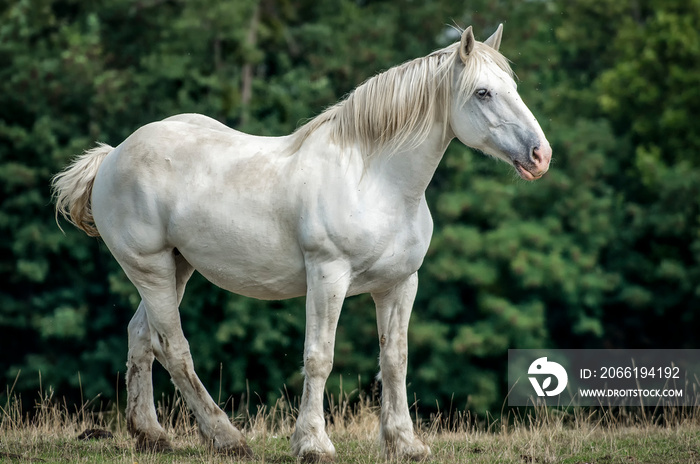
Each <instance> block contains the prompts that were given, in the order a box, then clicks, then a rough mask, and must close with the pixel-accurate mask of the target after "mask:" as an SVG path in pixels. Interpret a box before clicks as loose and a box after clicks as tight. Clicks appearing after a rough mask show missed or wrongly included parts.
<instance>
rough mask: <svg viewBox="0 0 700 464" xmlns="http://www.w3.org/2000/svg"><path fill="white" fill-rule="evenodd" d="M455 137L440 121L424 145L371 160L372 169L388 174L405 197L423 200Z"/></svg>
mask: <svg viewBox="0 0 700 464" xmlns="http://www.w3.org/2000/svg"><path fill="white" fill-rule="evenodd" d="M453 137H454V136H453V135H452V133H451V132H450V131H449V130H447V131H446V130H445V129H444V126H443V125H442V124H441V123H436V124H434V125H433V127H432V129H431V131H430V135H429V136H428V137H427V138H426V139H425V140H424V141H423V142H422V143H421V144H420V145H418V146H417V147H415V148H410V149H406V150H401V151H399V152H397V153H395V154H393V155H391V156H388V157H386V158H385V159H373V160H370V165H369V168H368V170H369V171H374V173H375V175H379V176H382V177H384V178H385V179H386V181H387V182H389V183H390V184H392V185H393V186H394V188H396V189H398V190H399V191H400V192H401V194H402V195H403V196H404V197H405V198H407V199H414V200H419V199H420V198H421V197H422V196H423V195H424V194H425V190H426V189H427V188H428V184H429V183H430V181H431V180H432V178H433V175H434V174H435V170H436V169H437V167H438V164H439V163H440V160H441V159H442V156H443V155H444V154H445V150H446V149H447V145H449V143H450V140H452V138H453ZM380 157H381V155H380Z"/></svg>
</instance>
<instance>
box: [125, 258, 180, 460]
mask: <svg viewBox="0 0 700 464" xmlns="http://www.w3.org/2000/svg"><path fill="white" fill-rule="evenodd" d="M175 261H176V274H175V279H176V291H177V301H178V305H179V304H180V302H181V301H182V295H183V294H184V292H185V284H186V283H187V281H188V280H189V278H190V277H191V276H192V272H193V271H194V268H193V267H192V266H191V265H190V264H189V263H188V262H187V261H185V259H184V258H183V257H182V256H177V257H176V258H175ZM154 357H155V356H154V353H153V348H152V347H151V331H150V328H149V326H148V317H147V316H146V307H145V305H144V302H143V301H142V302H141V303H140V304H139V307H138V309H137V310H136V313H135V314H134V317H133V318H132V319H131V322H129V355H128V360H127V371H126V372H127V374H126V389H127V404H126V424H127V425H126V426H127V430H128V431H129V433H130V434H131V436H133V437H134V438H136V448H137V449H139V450H142V451H165V450H169V449H171V445H170V442H169V441H168V439H167V437H166V434H165V430H163V428H162V427H161V426H160V424H159V423H158V416H157V414H156V409H155V405H154V403H153V381H152V371H151V368H152V366H153V359H154Z"/></svg>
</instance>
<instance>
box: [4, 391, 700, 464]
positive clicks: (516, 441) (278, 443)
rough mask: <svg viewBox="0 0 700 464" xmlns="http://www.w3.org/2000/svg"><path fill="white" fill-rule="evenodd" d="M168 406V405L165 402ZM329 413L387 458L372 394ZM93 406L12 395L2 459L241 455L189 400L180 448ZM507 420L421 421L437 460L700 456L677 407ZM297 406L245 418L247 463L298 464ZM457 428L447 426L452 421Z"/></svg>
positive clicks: (347, 458) (172, 429) (171, 414)
mask: <svg viewBox="0 0 700 464" xmlns="http://www.w3.org/2000/svg"><path fill="white" fill-rule="evenodd" d="M164 403H167V404H164ZM329 404H331V407H330V410H329V412H328V423H329V425H328V432H329V434H330V436H331V439H332V440H333V442H334V443H335V446H336V450H337V459H336V462H338V463H355V464H360V463H374V462H384V461H385V460H384V458H383V456H382V454H381V450H380V446H379V444H378V442H377V433H378V428H379V423H378V405H377V404H376V401H372V400H371V399H368V398H360V399H359V400H358V399H355V400H354V401H348V400H347V399H346V400H343V401H340V402H336V401H334V399H333V398H332V397H329ZM90 409H91V408H90V404H86V405H85V406H83V407H70V406H68V405H66V404H61V403H60V402H56V401H55V400H54V399H53V398H52V397H51V396H50V395H47V396H43V397H41V398H40V399H38V400H37V401H36V402H35V403H34V404H32V405H31V406H30V407H27V406H26V405H22V404H21V403H20V402H19V401H18V400H17V399H16V398H10V399H9V400H7V401H6V403H5V404H4V405H3V406H2V411H1V414H2V417H1V418H0V462H3V463H4V462H8V463H9V462H13V463H21V462H37V463H43V462H45V463H75V462H80V463H128V464H134V463H138V464H146V463H154V464H156V463H157V464H161V463H162V464H165V463H233V462H238V461H239V460H238V459H236V458H233V457H228V456H223V455H219V454H216V453H214V452H213V451H212V450H210V449H207V447H205V446H204V445H202V444H201V442H200V441H199V435H198V432H197V428H196V425H194V423H193V421H192V418H191V417H190V415H189V413H188V412H187V410H186V409H185V407H184V405H183V403H182V400H181V399H180V398H179V397H178V396H175V397H174V398H172V399H169V400H167V401H165V402H161V403H160V404H159V413H160V415H161V422H162V423H163V424H164V426H165V427H166V430H168V433H169V435H170V438H171V439H172V441H173V444H174V446H175V451H172V452H169V453H164V454H153V453H140V452H136V451H135V450H134V447H133V443H132V441H131V439H130V438H129V436H128V434H127V433H126V429H125V425H124V417H123V415H122V414H119V413H118V412H116V410H115V411H108V412H91V411H90ZM504 414H509V415H507V416H505V417H503V418H487V419H483V420H477V419H476V418H475V417H473V416H471V415H470V414H468V413H467V414H458V415H457V416H455V417H452V418H449V420H447V419H446V418H444V417H439V416H438V417H433V418H432V420H431V421H423V422H420V423H419V429H420V433H421V435H422V437H423V438H424V439H425V440H426V441H427V442H428V443H429V444H430V446H431V448H432V450H433V457H432V458H431V460H430V461H429V462H433V463H455V462H459V463H461V462H465V463H466V462H468V463H519V464H529V463H541V464H545V463H571V464H583V463H591V464H594V463H595V464H612V463H625V464H635V463H664V464H670V463H700V411H699V410H698V409H697V408H695V409H669V410H666V411H662V412H659V411H657V412H656V413H653V412H652V411H642V410H641V409H636V410H634V409H630V410H626V411H625V410H596V411H590V410H584V409H571V410H566V411H563V410H560V409H544V408H543V409H538V410H535V411H529V412H528V413H527V414H524V413H522V415H520V416H515V417H514V416H513V413H512V412H511V413H505V412H504ZM294 415H295V411H294V407H293V406H290V404H289V402H288V401H285V400H284V399H281V400H280V401H278V403H277V405H275V406H274V407H272V408H260V409H259V410H258V413H257V414H254V415H238V416H237V417H235V418H234V421H235V422H236V424H237V426H239V427H240V428H242V429H243V430H244V433H245V434H246V437H247V438H248V440H249V444H250V446H251V448H252V449H253V451H254V453H255V458H254V459H253V460H247V461H244V462H249V463H250V462H255V463H257V462H260V463H287V462H289V463H293V462H297V459H296V458H295V457H294V456H292V454H291V452H290V449H289V442H288V440H289V439H288V437H289V435H290V434H291V432H292V429H293V424H294ZM448 423H449V424H450V425H447V424H448ZM87 429H99V430H104V431H109V432H110V433H111V435H112V436H111V437H106V438H101V439H87V440H86V439H79V438H78V436H79V435H80V434H81V433H82V432H84V431H85V430H87Z"/></svg>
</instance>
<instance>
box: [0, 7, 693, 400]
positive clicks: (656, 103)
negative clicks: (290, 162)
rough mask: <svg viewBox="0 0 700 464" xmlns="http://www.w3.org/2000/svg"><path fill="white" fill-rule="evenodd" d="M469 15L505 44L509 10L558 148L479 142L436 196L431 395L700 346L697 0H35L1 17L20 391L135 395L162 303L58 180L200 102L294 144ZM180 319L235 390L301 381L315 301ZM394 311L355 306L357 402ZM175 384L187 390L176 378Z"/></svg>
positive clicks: (420, 354)
mask: <svg viewBox="0 0 700 464" xmlns="http://www.w3.org/2000/svg"><path fill="white" fill-rule="evenodd" d="M453 21H454V22H455V23H456V24H458V25H461V26H466V25H468V24H473V25H474V27H475V32H476V33H477V38H480V39H484V38H485V37H487V36H488V34H490V33H491V32H492V31H493V30H494V29H495V27H496V26H497V24H498V23H499V22H505V34H504V41H503V44H502V46H501V50H502V51H503V52H504V54H506V56H508V57H509V58H510V59H512V60H513V62H514V69H515V71H516V73H517V74H518V76H519V80H520V82H519V90H520V93H521V95H522V96H523V98H524V99H525V101H526V102H527V103H528V104H529V106H530V107H531V109H532V110H533V112H534V113H535V115H536V116H537V117H538V119H539V121H540V123H541V125H542V126H543V128H544V130H545V133H546V134H547V136H548V138H549V140H550V142H551V143H552V146H553V148H554V157H555V160H554V162H553V164H552V166H551V170H550V172H549V173H548V174H547V175H546V176H545V178H543V179H542V180H540V181H538V182H535V183H524V182H521V181H519V180H516V177H515V176H514V174H513V173H512V170H511V169H510V168H509V167H507V166H505V164H503V163H497V162H495V161H494V160H492V159H488V158H486V157H484V156H482V155H480V154H478V153H474V152H472V151H471V150H469V149H467V148H465V147H463V146H462V145H461V144H459V143H454V144H453V145H452V146H450V148H449V149H448V152H447V154H446V156H445V159H444V160H443V162H442V164H441V167H440V168H439V169H438V172H437V174H436V177H435V179H434V181H433V183H432V184H431V186H430V188H429V191H428V200H429V203H430V205H431V208H432V210H433V214H434V219H435V224H436V228H435V235H434V238H433V242H432V245H431V248H430V251H429V254H428V256H427V258H426V261H425V264H424V266H423V268H422V270H421V272H420V288H419V294H418V299H417V302H416V306H415V311H414V315H413V320H412V325H411V328H410V341H409V346H410V358H411V361H410V363H409V366H410V367H409V397H412V396H413V394H415V397H416V398H418V399H419V400H420V409H421V410H430V409H431V408H433V407H435V406H436V402H437V403H439V404H440V407H441V408H446V407H449V405H450V404H452V405H453V406H454V407H457V408H463V407H465V406H468V407H470V408H473V409H475V410H477V411H479V412H482V411H484V410H485V409H498V408H500V406H501V404H502V403H503V401H504V398H505V393H506V392H505V391H504V390H503V389H504V385H505V377H504V376H505V374H504V372H505V371H504V364H505V355H506V352H507V349H508V348H536V347H547V346H550V347H561V348H579V347H591V348H592V347H620V348H622V347H624V348H697V347H698V346H697V344H698V342H697V341H696V340H697V337H696V332H697V330H698V327H700V315H699V314H700V313H698V312H697V311H696V308H697V307H698V306H700V287H699V286H698V282H700V235H698V230H699V226H700V224H699V223H698V222H699V221H700V204H699V202H700V195H699V194H700V168H699V167H698V163H699V162H700V157H699V155H698V153H700V138H699V137H700V135H698V131H697V130H696V127H695V126H696V122H695V116H696V114H697V113H698V111H700V90H699V89H700V45H699V44H700V36H699V34H698V31H697V27H696V25H697V23H698V21H700V2H698V1H697V0H693V1H683V2H681V1H675V2H666V1H664V2H661V1H652V0H650V1H645V2H636V1H635V2H633V1H614V0H587V1H579V2H566V1H563V0H554V1H546V2H518V1H512V0H504V1H499V2H493V1H485V0H480V1H475V2H471V3H470V4H469V9H468V10H465V9H464V6H462V5H461V4H459V2H451V1H450V2H448V1H434V2H410V1H391V2H390V1H367V2H360V1H349V0H344V1H341V0H337V1H329V2H317V1H307V0H301V1H295V2H292V1H289V0H261V1H257V2H256V1H254V0H247V1H220V0H219V1H213V0H197V1H188V2H175V1H159V0H147V1H139V2H134V1H128V0H99V1H91V2H81V1H77V0H64V1H57V0H56V1H53V0H30V1H19V0H17V1H10V2H5V3H3V4H2V6H0V189H1V190H2V195H0V204H1V205H2V207H1V209H0V233H2V235H3V236H4V237H6V239H5V240H4V241H3V242H2V243H0V256H2V260H1V261H0V282H2V284H1V285H2V292H0V375H2V376H3V377H2V378H4V380H5V383H6V384H8V385H11V384H12V383H13V382H14V380H15V377H16V376H17V373H18V372H19V371H20V370H21V371H22V374H21V375H20V376H19V380H18V381H17V384H16V386H15V390H16V391H17V392H20V393H28V394H34V393H35V392H36V391H37V390H38V389H39V388H40V385H39V382H40V378H41V382H42V383H43V388H47V386H48V385H50V386H52V388H54V389H55V390H56V391H57V392H58V394H59V395H61V396H63V395H65V396H67V397H69V398H70V399H71V400H77V399H79V398H80V391H81V389H82V394H83V396H84V397H85V398H92V397H94V396H96V395H98V394H101V395H102V397H103V398H106V399H109V400H114V399H115V398H116V395H117V390H118V389H119V390H122V389H123V376H124V370H125V367H124V362H125V359H126V350H127V347H126V325H127V323H128V320H129V318H130V317H131V314H132V312H133V310H134V309H135V308H136V306H137V305H138V300H139V298H138V295H137V293H136V291H135V290H134V288H133V287H132V286H131V284H130V283H129V282H128V280H127V279H126V278H125V276H124V275H123V273H122V272H121V270H120V269H119V267H118V266H117V264H116V263H115V262H114V260H113V259H112V258H111V256H110V255H109V253H108V251H107V250H106V248H105V247H104V246H103V245H102V244H101V243H100V242H99V240H95V239H90V238H88V237H86V236H85V235H83V234H82V233H80V232H78V231H77V230H75V229H74V228H72V227H68V226H67V225H65V224H64V228H65V235H64V234H62V233H61V231H60V230H59V229H58V228H57V227H56V224H55V222H54V215H53V208H52V204H51V199H50V191H49V186H48V185H49V179H50V177H51V175H52V174H53V173H55V172H57V171H58V170H59V169H61V168H62V167H63V166H65V164H66V163H67V162H68V161H69V159H70V158H71V157H72V156H74V155H75V154H78V153H80V152H81V151H82V150H83V149H86V148H89V147H91V146H92V145H93V144H94V142H95V141H96V140H99V141H103V142H107V143H110V144H113V145H116V144H118V143H120V142H121V141H122V140H123V139H124V138H125V137H126V136H127V135H128V134H130V133H131V132H133V130H135V129H136V128H138V127H139V126H141V125H143V124H145V123H147V122H150V121H153V120H157V119H161V118H164V117H167V116H170V115H172V114H175V113H181V112H200V113H204V114H208V115H210V116H213V117H216V118H218V119H220V120H222V121H224V122H226V123H227V124H229V125H232V126H234V127H236V128H238V129H240V130H243V131H248V132H252V133H257V134H268V135H280V134H286V133H289V132H291V131H292V130H294V128H295V127H297V126H298V125H299V124H300V123H301V122H303V120H304V119H306V118H310V117H312V116H313V115H315V114H318V113H319V112H320V111H321V110H322V109H323V108H324V107H326V106H328V105H331V104H333V103H334V102H335V101H337V100H338V99H339V98H341V97H342V96H343V95H344V94H346V93H347V92H349V91H351V90H352V89H353V88H354V87H355V86H357V85H358V84H360V83H361V82H362V81H363V80H365V79H366V78H368V77H370V76H371V75H372V74H374V73H376V72H379V71H381V70H383V69H387V68H389V67H391V66H393V65H395V64H398V63H401V62H403V61H405V60H408V59H411V58H414V57H418V56H422V55H425V54H427V53H429V52H430V51H432V50H434V49H436V48H438V47H441V46H444V45H446V44H447V43H449V42H450V41H452V40H455V39H456V37H457V35H456V34H454V33H453V31H451V30H450V28H449V27H448V24H450V23H452V22H453ZM181 313H182V319H183V327H184V329H185V333H186V335H187V337H188V339H189V341H190V345H191V348H192V352H193V356H194V359H195V363H196V367H197V370H198V373H199V375H200V377H201V378H202V379H203V381H204V383H205V385H206V386H207V387H208V388H209V390H210V392H211V393H212V395H213V396H214V398H220V399H221V401H222V402H225V401H226V400H227V398H229V397H230V396H234V397H235V398H236V401H238V398H240V395H241V394H243V393H245V392H246V391H250V393H251V395H253V394H256V395H259V396H260V398H261V399H262V401H270V400H271V399H273V398H275V397H277V396H278V395H279V394H280V391H282V389H283V388H285V386H286V388H287V390H288V392H289V393H290V394H291V395H297V394H299V393H300V392H301V374H300V368H301V353H302V348H303V334H304V302H303V299H297V300H291V301H284V302H261V301H255V300H250V299H245V298H242V297H238V296H235V295H230V294H228V293H226V292H224V291H222V290H220V289H218V288H216V287H214V286H212V285H211V284H209V283H207V282H206V281H204V279H202V278H201V277H199V276H195V277H194V278H193V280H192V281H191V282H190V284H189V286H188V292H187V294H186V296H185V300H184V301H183V304H182V308H181ZM374 321H375V318H374V310H373V305H372V301H371V298H369V297H368V296H360V297H356V298H351V299H349V300H348V301H347V303H346V305H345V310H344V313H343V315H342V317H341V320H340V327H339V329H338V340H337V345H336V362H335V371H334V374H333V376H332V378H331V379H330V381H329V390H330V391H331V392H332V393H334V394H335V393H336V392H337V391H338V389H339V388H340V385H341V383H342V385H343V388H344V389H345V390H348V391H349V390H352V389H354V388H357V387H358V385H359V387H361V388H370V385H371V383H372V381H373V377H374V375H375V374H376V369H377V362H376V359H377V354H378V348H377V335H376V328H375V322H374ZM39 372H41V377H39V375H38V373H39ZM358 379H359V380H358ZM155 380H156V383H157V384H158V390H159V391H162V390H167V389H168V388H170V387H169V385H168V380H167V376H166V375H165V374H164V373H163V372H162V370H157V371H156V376H155ZM220 388H221V390H220V391H219V389H220ZM219 395H220V396H219ZM119 396H120V398H122V399H123V397H124V395H123V391H121V393H120V394H119ZM253 401H255V398H253Z"/></svg>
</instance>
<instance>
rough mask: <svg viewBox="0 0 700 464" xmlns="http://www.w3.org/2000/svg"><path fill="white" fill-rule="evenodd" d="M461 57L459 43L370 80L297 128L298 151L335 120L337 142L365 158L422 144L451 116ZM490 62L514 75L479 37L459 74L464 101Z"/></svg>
mask: <svg viewBox="0 0 700 464" xmlns="http://www.w3.org/2000/svg"><path fill="white" fill-rule="evenodd" d="M458 62H460V58H459V42H457V43H454V44H452V45H450V46H448V47H446V48H443V49H441V50H437V51H435V52H433V53H431V54H430V55H428V56H424V57H421V58H417V59H414V60H412V61H408V62H406V63H404V64H402V65H399V66H396V67H393V68H391V69H389V70H388V71H385V72H383V73H381V74H378V75H376V76H374V77H372V78H370V79H368V80H367V81H365V82H364V83H363V84H361V85H360V86H359V87H357V88H356V89H355V90H354V91H353V92H352V93H351V94H350V95H348V97H347V98H346V99H345V100H342V101H340V102H338V103H336V104H335V105H333V106H331V107H329V108H328V109H326V110H325V111H324V112H323V113H321V114H320V115H318V116H316V117H315V118H314V119H312V120H311V121H309V122H308V123H307V124H305V125H304V126H302V127H300V128H299V129H297V131H296V132H295V133H294V135H295V136H296V139H295V141H294V144H293V147H292V150H293V151H296V150H298V149H299V148H300V147H301V145H302V144H303V143H304V141H305V140H306V139H307V138H308V137H309V136H310V135H311V134H313V133H314V132H315V131H316V130H317V129H318V128H319V127H321V126H323V125H325V124H331V125H332V127H331V137H332V141H333V142H334V143H337V144H338V145H340V146H341V147H342V148H345V147H349V146H351V145H357V146H358V148H359V149H360V151H361V152H362V154H363V155H364V157H371V156H374V155H376V154H378V153H384V154H388V155H392V154H394V153H396V152H397V151H399V150H401V149H402V148H411V147H416V146H418V145H420V144H421V143H422V142H423V141H425V139H426V137H427V136H428V133H429V131H430V129H431V127H432V124H433V122H434V121H436V120H441V121H446V120H447V118H448V115H449V112H450V101H451V98H450V93H451V85H452V81H453V79H452V74H451V72H452V69H453V66H454V65H455V64H456V63H458ZM490 64H495V65H496V66H498V67H499V68H501V69H502V70H504V71H505V72H507V73H508V74H509V75H510V76H511V77H512V76H513V71H512V70H511V68H510V65H509V64H508V60H507V59H506V58H505V57H504V56H503V55H501V54H500V53H499V52H498V51H496V50H494V49H493V48H491V47H489V46H488V45H484V44H483V43H481V42H476V43H475V47H474V50H473V51H472V53H471V54H470V55H469V60H468V61H467V62H466V63H465V65H464V69H463V70H462V71H461V73H460V75H459V77H458V79H457V86H458V88H457V89H456V91H457V92H458V93H459V99H458V101H462V102H463V101H466V99H467V98H469V96H470V95H472V94H473V93H474V91H475V90H476V79H477V77H478V76H479V73H480V72H481V67H482V66H486V65H490Z"/></svg>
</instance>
